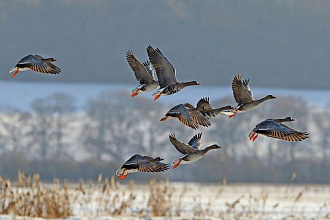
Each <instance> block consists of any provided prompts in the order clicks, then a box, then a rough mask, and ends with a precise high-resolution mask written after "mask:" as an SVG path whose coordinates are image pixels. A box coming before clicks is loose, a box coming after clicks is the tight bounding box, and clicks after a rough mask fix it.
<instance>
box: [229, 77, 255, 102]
mask: <svg viewBox="0 0 330 220" xmlns="http://www.w3.org/2000/svg"><path fill="white" fill-rule="evenodd" d="M248 82H249V81H248V80H245V81H244V83H243V82H242V75H237V76H235V77H234V79H233V82H232V90H233V94H234V98H235V100H236V102H237V103H238V104H244V103H249V102H252V101H254V99H253V97H252V91H251V89H250V86H249V83H248Z"/></svg>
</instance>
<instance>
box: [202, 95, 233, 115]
mask: <svg viewBox="0 0 330 220" xmlns="http://www.w3.org/2000/svg"><path fill="white" fill-rule="evenodd" d="M197 108H198V110H199V111H200V112H201V113H202V114H203V116H204V117H206V118H207V119H210V118H215V117H216V116H217V115H219V114H225V115H228V114H230V112H232V110H233V109H234V108H233V107H232V106H230V105H227V106H224V107H221V108H213V107H212V106H211V105H210V98H209V97H205V98H201V99H200V100H199V101H198V103H197Z"/></svg>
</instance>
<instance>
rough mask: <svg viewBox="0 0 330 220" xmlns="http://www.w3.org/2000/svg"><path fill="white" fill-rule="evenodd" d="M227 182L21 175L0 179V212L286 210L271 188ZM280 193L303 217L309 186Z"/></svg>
mask: <svg viewBox="0 0 330 220" xmlns="http://www.w3.org/2000/svg"><path fill="white" fill-rule="evenodd" d="M224 182H225V181H222V183H221V182H220V183H219V184H218V185H215V186H214V185H213V186H212V189H211V190H210V189H209V188H208V187H210V186H206V187H204V185H189V184H187V185H184V186H183V187H177V186H171V185H170V183H169V181H168V180H166V181H156V180H155V179H153V180H151V181H150V183H149V186H141V185H138V184H135V183H134V182H133V181H129V182H128V184H127V185H125V186H121V185H120V183H119V181H116V178H115V177H111V178H104V177H103V176H102V175H101V174H100V175H99V177H98V178H97V180H96V181H95V182H94V181H92V180H87V181H84V180H82V179H81V180H79V181H78V183H76V184H74V183H69V182H68V181H64V182H63V183H62V184H61V183H60V181H59V180H58V179H54V181H53V183H52V184H43V183H42V182H41V181H40V176H39V175H38V174H34V175H28V176H26V175H25V174H24V173H23V172H19V173H18V181H17V183H15V184H12V183H11V182H10V181H9V180H5V179H3V178H2V177H1V176H0V188H1V189H0V214H5V215H6V214H12V215H18V216H28V217H41V218H52V219H53V218H65V217H68V216H73V215H79V216H80V217H82V216H84V217H90V218H94V217H95V216H114V217H123V216H126V217H128V216H130V217H142V218H153V217H167V218H168V217H169V218H171V217H181V218H188V219H190V218H194V219H207V218H213V217H220V218H221V219H235V218H240V219H262V218H263V217H265V216H267V213H268V212H269V207H271V210H272V212H278V213H280V212H281V209H282V208H283V205H282V203H281V201H280V200H278V201H274V199H273V198H274V191H269V189H268V188H267V189H262V190H260V191H258V193H252V192H250V191H247V192H244V191H241V190H240V191H239V193H237V194H232V193H233V192H235V190H233V189H235V187H233V186H231V185H227V184H226V183H224ZM13 185H15V186H13ZM181 186H182V185H181ZM237 189H239V187H237ZM237 189H236V190H237ZM276 189H277V188H276ZM276 189H275V194H277V192H276ZM281 189H282V190H283V191H282V194H281V196H282V198H283V199H285V198H287V199H286V201H291V203H290V206H291V211H292V213H294V214H290V215H287V216H283V217H288V216H290V217H292V218H298V215H299V212H297V209H296V206H297V207H298V208H299V207H301V203H302V202H303V201H306V197H307V196H308V192H309V187H305V188H303V189H301V188H300V189H299V191H292V190H294V189H295V190H296V188H294V186H293V185H292V186H291V187H290V191H291V192H290V191H289V190H288V189H286V188H283V187H282V188H281ZM230 190H232V191H230ZM228 193H229V194H228ZM228 195H233V196H231V197H228V199H226V200H224V199H223V197H226V196H228ZM270 198H271V199H270ZM287 204H288V203H287ZM216 206H221V207H222V208H221V209H219V208H218V207H216ZM329 206H330V203H329V204H328V202H325V203H324V204H322V206H321V207H320V209H319V211H318V213H317V214H316V215H317V216H318V217H321V218H323V217H329V212H326V210H327V209H328V208H329ZM297 213H298V215H297ZM300 214H301V215H303V214H304V211H303V210H302V211H300ZM295 215H296V216H295ZM187 216H188V217H187Z"/></svg>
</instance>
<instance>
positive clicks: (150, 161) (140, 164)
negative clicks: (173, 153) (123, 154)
mask: <svg viewBox="0 0 330 220" xmlns="http://www.w3.org/2000/svg"><path fill="white" fill-rule="evenodd" d="M162 160H164V159H162V158H160V157H156V158H152V157H149V156H141V155H139V154H135V155H134V156H132V157H131V158H129V159H128V160H127V161H126V162H125V163H124V165H123V166H122V167H120V168H119V169H118V170H117V172H116V175H117V177H118V178H119V179H122V180H123V179H125V178H126V177H127V176H128V174H129V173H136V172H139V171H141V172H164V171H166V170H168V169H169V165H168V164H165V163H161V162H159V161H162Z"/></svg>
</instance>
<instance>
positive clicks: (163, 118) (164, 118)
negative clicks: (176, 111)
mask: <svg viewBox="0 0 330 220" xmlns="http://www.w3.org/2000/svg"><path fill="white" fill-rule="evenodd" d="M167 118H168V116H167V115H165V116H164V117H162V118H161V119H160V121H166V119H167Z"/></svg>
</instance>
